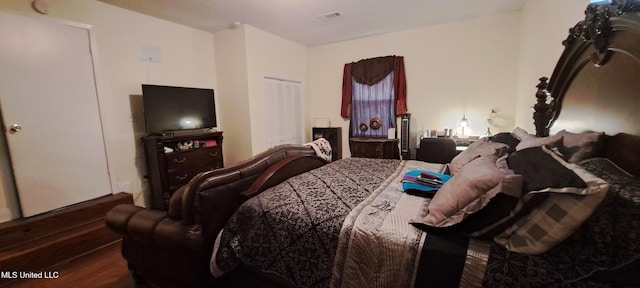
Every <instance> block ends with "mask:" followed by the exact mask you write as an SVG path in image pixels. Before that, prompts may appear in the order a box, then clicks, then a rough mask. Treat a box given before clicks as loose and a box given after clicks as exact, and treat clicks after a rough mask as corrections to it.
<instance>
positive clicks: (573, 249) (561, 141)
mask: <svg viewBox="0 0 640 288" xmlns="http://www.w3.org/2000/svg"><path fill="white" fill-rule="evenodd" d="M639 12H640V2H639V1H612V3H611V4H606V5H602V4H601V5H590V6H589V7H588V8H587V10H586V13H585V14H586V17H585V20H584V21H581V22H580V23H578V24H577V25H576V26H575V27H573V28H571V29H570V33H569V36H568V37H567V39H566V40H565V41H564V43H563V44H564V45H565V50H564V52H563V54H562V55H561V57H560V59H559V61H558V63H557V66H556V68H555V70H554V71H553V74H552V75H551V77H550V78H549V79H547V78H541V79H540V82H539V84H538V86H537V88H538V90H537V93H536V94H535V97H536V104H535V106H534V115H533V119H534V124H535V127H536V131H535V132H533V131H531V132H528V131H525V130H523V129H521V128H518V127H514V129H513V131H512V132H510V133H500V134H497V135H495V136H493V137H491V138H484V139H482V140H480V141H477V142H476V143H474V145H473V147H470V149H467V150H468V151H467V150H465V152H463V153H461V154H459V155H458V156H456V158H454V159H452V161H451V162H450V163H448V164H446V165H445V164H435V163H426V162H420V161H411V160H393V159H365V158H347V159H342V160H338V161H333V162H328V161H326V160H324V159H322V158H320V157H317V156H314V155H315V154H316V152H315V150H314V149H312V147H309V146H302V147H301V146H280V147H276V148H273V149H270V150H268V151H265V152H264V153H261V154H259V155H257V156H256V157H254V158H252V159H249V160H247V161H245V162H242V163H240V164H238V165H235V166H232V167H228V168H224V169H219V170H213V171H209V172H205V173H201V174H199V175H198V176H196V177H195V178H194V179H192V180H191V182H190V183H189V184H188V185H186V186H185V187H183V188H181V189H180V190H179V191H178V192H177V193H176V194H174V196H173V197H172V198H171V203H170V209H169V211H168V212H163V211H154V210H150V209H144V208H140V207H135V206H132V205H121V206H118V207H116V208H114V209H113V210H112V211H110V212H109V214H108V215H107V224H108V226H109V227H110V228H111V229H112V230H114V231H116V232H117V233H119V234H121V235H122V236H123V256H124V257H125V258H126V259H127V261H128V263H129V267H130V269H131V271H132V275H133V276H134V277H137V278H138V279H140V280H141V281H146V282H148V283H150V284H152V285H153V286H158V287H211V286H212V285H213V287H638V285H640V275H638V273H637V272H638V271H640V259H639V258H640V181H639V178H638V177H640V164H639V163H640V159H639V158H640V157H639V156H638V155H639V154H638V153H637V151H640V136H638V135H640V127H638V126H637V123H640V121H639V120H640V116H639V114H638V113H637V111H638V108H640V97H638V94H640V81H638V75H640V44H639V43H640V15H639V14H638V13H639ZM415 171H418V172H424V171H428V173H429V175H436V176H439V177H440V179H441V180H443V182H446V183H444V184H443V185H440V186H439V187H438V188H439V190H438V191H437V192H433V191H431V192H424V191H416V190H415V189H411V188H412V187H413V188H415V187H414V186H411V185H409V184H413V183H411V181H408V180H406V178H405V177H406V176H409V174H410V173H414V172H415ZM412 175H413V174H412ZM448 175H452V177H450V176H448ZM403 179H405V180H406V181H404V182H403V181H402V180H403ZM444 180H446V181H444ZM404 190H406V192H405V191H404ZM407 192H408V193H407Z"/></svg>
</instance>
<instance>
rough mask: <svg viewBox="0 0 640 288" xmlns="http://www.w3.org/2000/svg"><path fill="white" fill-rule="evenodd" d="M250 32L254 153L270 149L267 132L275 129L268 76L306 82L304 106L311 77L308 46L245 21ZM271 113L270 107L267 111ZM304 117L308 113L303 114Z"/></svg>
mask: <svg viewBox="0 0 640 288" xmlns="http://www.w3.org/2000/svg"><path fill="white" fill-rule="evenodd" d="M245 27H246V33H247V34H246V36H247V63H249V65H248V66H247V68H248V74H247V75H248V86H249V102H250V103H251V105H250V111H249V113H251V140H252V141H251V143H252V148H253V154H254V155H255V154H257V153H260V152H262V151H264V150H266V149H267V148H268V147H266V133H269V130H270V129H273V128H272V126H271V123H265V121H264V119H265V116H264V113H265V111H264V95H263V90H264V88H263V79H264V77H275V78H278V79H286V80H291V81H296V82H302V83H303V84H302V85H303V92H302V95H303V99H302V100H303V101H302V103H303V106H305V99H304V98H306V96H305V95H306V93H305V92H304V85H305V84H304V82H305V80H306V79H307V48H306V47H305V46H303V45H300V44H297V43H294V42H291V41H289V40H286V39H284V38H281V37H279V36H276V35H273V34H271V33H268V32H265V31H262V30H260V29H257V28H255V27H252V26H249V25H245ZM267 113H269V111H267ZM302 117H303V119H304V117H305V113H303V115H302Z"/></svg>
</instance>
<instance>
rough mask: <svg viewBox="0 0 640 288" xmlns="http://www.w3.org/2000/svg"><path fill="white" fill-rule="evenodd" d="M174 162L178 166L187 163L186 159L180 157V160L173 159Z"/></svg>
mask: <svg viewBox="0 0 640 288" xmlns="http://www.w3.org/2000/svg"><path fill="white" fill-rule="evenodd" d="M173 161H174V162H176V163H178V164H180V163H184V161H187V158H186V157H182V159H173Z"/></svg>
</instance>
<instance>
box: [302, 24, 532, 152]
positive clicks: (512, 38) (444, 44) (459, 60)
mask: <svg viewBox="0 0 640 288" xmlns="http://www.w3.org/2000/svg"><path fill="white" fill-rule="evenodd" d="M520 20H521V15H520V12H513V13H507V14H501V15H494V16H489V17H482V18H475V19H470V20H464V21H458V22H453V23H447V24H442V25H437V26H429V27H423V28H419V29H412V30H404V31H400V32H395V33H389V34H384V35H379V36H373V37H368V38H363V39H357V40H352V41H346V42H340V43H335V44H330V45H324V46H318V47H313V48H309V53H308V54H309V56H308V59H309V82H308V94H309V97H308V100H309V104H308V107H313V109H312V110H311V109H310V111H309V117H307V119H308V121H307V127H311V126H312V125H313V118H316V117H317V118H327V117H328V118H330V120H331V124H332V126H335V127H338V126H341V127H343V139H345V140H346V139H348V125H349V124H348V123H349V122H348V120H345V119H342V118H341V117H340V99H341V93H342V92H341V91H342V90H341V89H342V70H343V67H344V64H345V63H348V62H352V61H358V60H360V59H364V58H371V57H377V56H386V55H399V56H404V61H405V68H406V77H407V95H408V96H407V98H408V99H407V102H408V109H409V112H410V113H411V117H412V121H411V125H412V127H411V129H412V130H413V131H414V132H413V133H416V131H418V130H420V131H421V130H423V128H426V129H438V130H442V129H444V128H453V127H456V126H457V123H458V121H459V120H460V118H462V115H463V113H464V114H466V116H467V118H468V119H469V122H470V129H465V134H472V135H482V134H483V133H484V132H485V131H486V128H487V126H486V118H487V117H488V116H489V113H490V111H491V109H492V108H497V110H498V119H497V120H496V122H497V124H498V125H499V126H498V127H495V128H493V132H494V133H495V132H498V131H503V130H510V129H512V127H513V125H514V119H515V104H516V99H515V97H514V95H515V94H516V79H517V78H516V73H515V71H516V69H517V60H518V55H519V53H518V49H519V32H520V29H519V27H520ZM309 130H310V129H309ZM420 133H421V132H420ZM414 137H415V136H414ZM414 141H415V140H414ZM343 155H344V157H348V156H349V155H350V153H349V149H348V141H343Z"/></svg>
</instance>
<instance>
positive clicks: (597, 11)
mask: <svg viewBox="0 0 640 288" xmlns="http://www.w3.org/2000/svg"><path fill="white" fill-rule="evenodd" d="M563 44H564V46H565V50H564V52H563V53H562V55H561V57H560V59H559V60H558V63H557V65H556V67H555V69H554V71H553V74H552V75H551V78H550V79H547V78H545V77H543V78H540V83H539V84H538V86H537V87H538V91H537V93H536V98H537V103H536V104H535V106H534V116H533V118H534V124H535V126H536V135H538V136H548V135H550V134H553V133H555V132H557V131H559V130H560V129H566V130H567V131H571V132H583V131H602V132H605V133H606V135H607V136H606V137H605V139H604V141H603V143H604V146H603V148H602V151H601V152H600V155H599V156H602V157H606V158H609V159H610V160H612V161H613V162H614V163H616V164H617V165H618V166H620V167H622V168H624V169H625V170H627V171H629V172H630V173H632V174H634V175H636V176H637V177H640V153H638V151H640V0H613V1H611V3H610V4H590V5H589V6H588V7H587V10H586V11H585V19H584V20H582V21H580V22H579V23H578V24H576V25H575V26H574V27H573V28H571V29H569V36H568V37H567V39H566V40H564V42H563ZM547 80H548V82H547Z"/></svg>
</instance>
